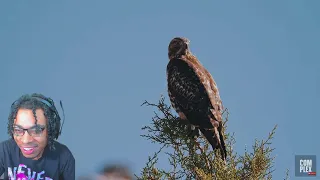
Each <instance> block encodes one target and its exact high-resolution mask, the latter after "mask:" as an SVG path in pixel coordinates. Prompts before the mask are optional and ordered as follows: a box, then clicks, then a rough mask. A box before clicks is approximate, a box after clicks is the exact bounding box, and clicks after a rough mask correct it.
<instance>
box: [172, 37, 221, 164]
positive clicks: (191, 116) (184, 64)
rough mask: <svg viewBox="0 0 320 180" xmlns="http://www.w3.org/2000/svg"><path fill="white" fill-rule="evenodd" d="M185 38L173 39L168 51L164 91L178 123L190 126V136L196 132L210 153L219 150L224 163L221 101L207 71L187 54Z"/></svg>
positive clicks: (194, 58) (188, 42)
mask: <svg viewBox="0 0 320 180" xmlns="http://www.w3.org/2000/svg"><path fill="white" fill-rule="evenodd" d="M189 44H190V41H189V40H188V39H187V38H183V37H175V38H173V39H172V40H171V42H170V44H169V47H168V56H169V62H168V64H167V69H166V71H167V72H166V73H167V88H168V95H169V98H170V101H171V105H172V107H173V108H174V109H175V111H176V112H177V113H178V115H179V117H180V119H181V120H186V121H187V122H189V123H190V124H191V125H192V129H193V130H192V134H193V136H194V135H198V133H199V129H200V131H201V132H202V134H203V135H204V136H205V137H206V139H207V140H208V142H209V143H210V144H211V146H212V148H213V150H214V149H215V148H217V147H218V148H220V150H221V151H220V152H221V155H222V159H223V161H224V162H226V154H227V152H226V147H225V143H224V137H223V134H222V132H221V130H222V110H223V106H222V101H221V99H220V95H219V91H218V88H217V85H216V83H215V81H214V79H213V78H212V76H211V74H210V73H209V72H208V71H207V69H206V68H205V67H204V66H203V65H202V64H201V63H200V61H199V60H198V59H197V58H196V57H195V56H194V55H193V54H192V53H191V51H190V49H189Z"/></svg>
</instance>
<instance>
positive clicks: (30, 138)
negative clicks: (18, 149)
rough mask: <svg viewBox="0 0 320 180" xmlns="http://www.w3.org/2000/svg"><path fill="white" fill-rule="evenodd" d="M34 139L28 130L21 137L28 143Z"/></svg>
mask: <svg viewBox="0 0 320 180" xmlns="http://www.w3.org/2000/svg"><path fill="white" fill-rule="evenodd" d="M32 139H33V137H32V136H30V134H29V133H28V131H26V132H25V133H24V135H23V136H22V137H21V141H22V142H23V143H24V144H27V143H29V142H31V141H32Z"/></svg>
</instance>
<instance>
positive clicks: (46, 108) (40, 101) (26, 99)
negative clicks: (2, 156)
mask: <svg viewBox="0 0 320 180" xmlns="http://www.w3.org/2000/svg"><path fill="white" fill-rule="evenodd" d="M60 105H61V108H62V110H63V107H62V103H61V101H60ZM19 109H30V110H32V112H33V115H34V118H35V121H36V122H35V123H36V124H37V122H38V121H37V116H36V110H37V109H42V110H43V112H44V116H45V117H46V119H47V131H48V146H49V149H50V150H55V146H54V143H55V140H56V139H58V137H59V136H60V134H61V129H62V126H63V124H62V126H61V118H60V116H59V113H58V111H57V109H56V107H55V106H54V102H53V100H52V99H51V98H49V97H45V96H44V95H42V94H39V93H33V94H31V95H30V94H25V95H22V96H21V97H20V98H19V99H18V100H16V101H14V102H13V103H12V105H11V111H10V114H9V117H8V135H9V136H11V138H13V124H14V120H15V119H16V116H17V112H18V111H19ZM63 114H64V113H63Z"/></svg>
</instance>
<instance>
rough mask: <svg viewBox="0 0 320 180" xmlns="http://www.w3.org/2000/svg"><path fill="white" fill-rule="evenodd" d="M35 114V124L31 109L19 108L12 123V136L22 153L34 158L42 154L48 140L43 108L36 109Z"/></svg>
mask: <svg viewBox="0 0 320 180" xmlns="http://www.w3.org/2000/svg"><path fill="white" fill-rule="evenodd" d="M36 116H37V125H36V124H35V122H36V121H35V118H34V115H33V112H32V110H31V109H19V111H18V112H17V116H16V119H15V120H14V125H13V137H14V140H15V141H16V143H17V144H18V146H19V148H20V150H21V152H22V154H23V155H24V156H25V157H26V158H31V159H34V160H37V159H39V158H40V157H41V156H42V153H43V151H44V148H45V147H46V145H47V142H48V131H47V126H46V125H47V119H46V117H45V116H44V112H43V110H42V109H37V110H36ZM23 129H28V131H24V130H23Z"/></svg>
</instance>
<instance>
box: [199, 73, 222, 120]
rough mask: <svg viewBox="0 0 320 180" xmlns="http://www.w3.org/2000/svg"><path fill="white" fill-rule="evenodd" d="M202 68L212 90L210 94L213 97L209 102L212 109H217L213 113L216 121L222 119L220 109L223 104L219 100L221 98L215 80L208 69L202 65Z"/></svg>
mask: <svg viewBox="0 0 320 180" xmlns="http://www.w3.org/2000/svg"><path fill="white" fill-rule="evenodd" d="M203 70H204V73H205V74H206V75H207V77H208V79H209V82H210V89H211V90H212V92H213V96H214V97H212V96H211V98H214V99H211V103H212V105H213V107H214V111H217V112H216V113H215V117H216V119H217V120H218V121H222V111H223V105H222V101H221V98H220V94H219V89H218V86H217V84H216V82H215V81H214V79H213V77H212V75H211V74H210V73H209V72H208V70H207V69H206V68H205V67H203Z"/></svg>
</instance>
